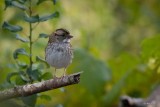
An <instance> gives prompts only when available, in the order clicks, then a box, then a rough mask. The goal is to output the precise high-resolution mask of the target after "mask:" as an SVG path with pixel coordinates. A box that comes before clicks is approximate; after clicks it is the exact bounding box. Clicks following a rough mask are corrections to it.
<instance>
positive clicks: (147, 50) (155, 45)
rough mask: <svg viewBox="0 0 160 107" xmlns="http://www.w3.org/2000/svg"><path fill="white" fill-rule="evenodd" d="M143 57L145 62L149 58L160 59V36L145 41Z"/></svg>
mask: <svg viewBox="0 0 160 107" xmlns="http://www.w3.org/2000/svg"><path fill="white" fill-rule="evenodd" d="M141 46H142V57H143V58H144V59H145V60H148V59H149V58H151V57H153V58H160V35H156V36H154V37H152V38H147V39H144V40H143V42H142V44H141Z"/></svg>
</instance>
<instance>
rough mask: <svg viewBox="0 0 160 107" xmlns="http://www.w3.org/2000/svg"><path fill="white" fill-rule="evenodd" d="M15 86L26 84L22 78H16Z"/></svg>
mask: <svg viewBox="0 0 160 107" xmlns="http://www.w3.org/2000/svg"><path fill="white" fill-rule="evenodd" d="M15 82H16V85H24V84H26V83H27V82H26V81H24V80H23V79H22V78H21V76H16V81H15Z"/></svg>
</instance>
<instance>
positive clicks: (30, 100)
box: [21, 94, 37, 107]
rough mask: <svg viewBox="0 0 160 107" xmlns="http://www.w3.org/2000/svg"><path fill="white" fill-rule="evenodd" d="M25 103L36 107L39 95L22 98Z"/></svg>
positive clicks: (30, 106)
mask: <svg viewBox="0 0 160 107" xmlns="http://www.w3.org/2000/svg"><path fill="white" fill-rule="evenodd" d="M21 99H22V101H23V103H24V104H25V105H27V106H29V107H35V104H36V101H37V94H34V95H30V96H27V97H21Z"/></svg>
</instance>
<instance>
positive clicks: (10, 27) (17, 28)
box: [2, 22, 22, 32]
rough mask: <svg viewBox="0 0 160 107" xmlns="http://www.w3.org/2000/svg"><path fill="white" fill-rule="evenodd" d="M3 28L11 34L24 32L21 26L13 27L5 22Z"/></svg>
mask: <svg viewBox="0 0 160 107" xmlns="http://www.w3.org/2000/svg"><path fill="white" fill-rule="evenodd" d="M2 28H4V29H7V30H9V31H11V32H18V31H21V30H22V27H21V26H18V25H11V24H9V23H8V22H4V23H3V25H2Z"/></svg>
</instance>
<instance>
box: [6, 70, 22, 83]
mask: <svg viewBox="0 0 160 107" xmlns="http://www.w3.org/2000/svg"><path fill="white" fill-rule="evenodd" d="M17 75H19V73H18V72H11V73H9V74H8V75H7V78H6V80H7V82H9V83H11V78H12V77H14V76H17Z"/></svg>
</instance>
